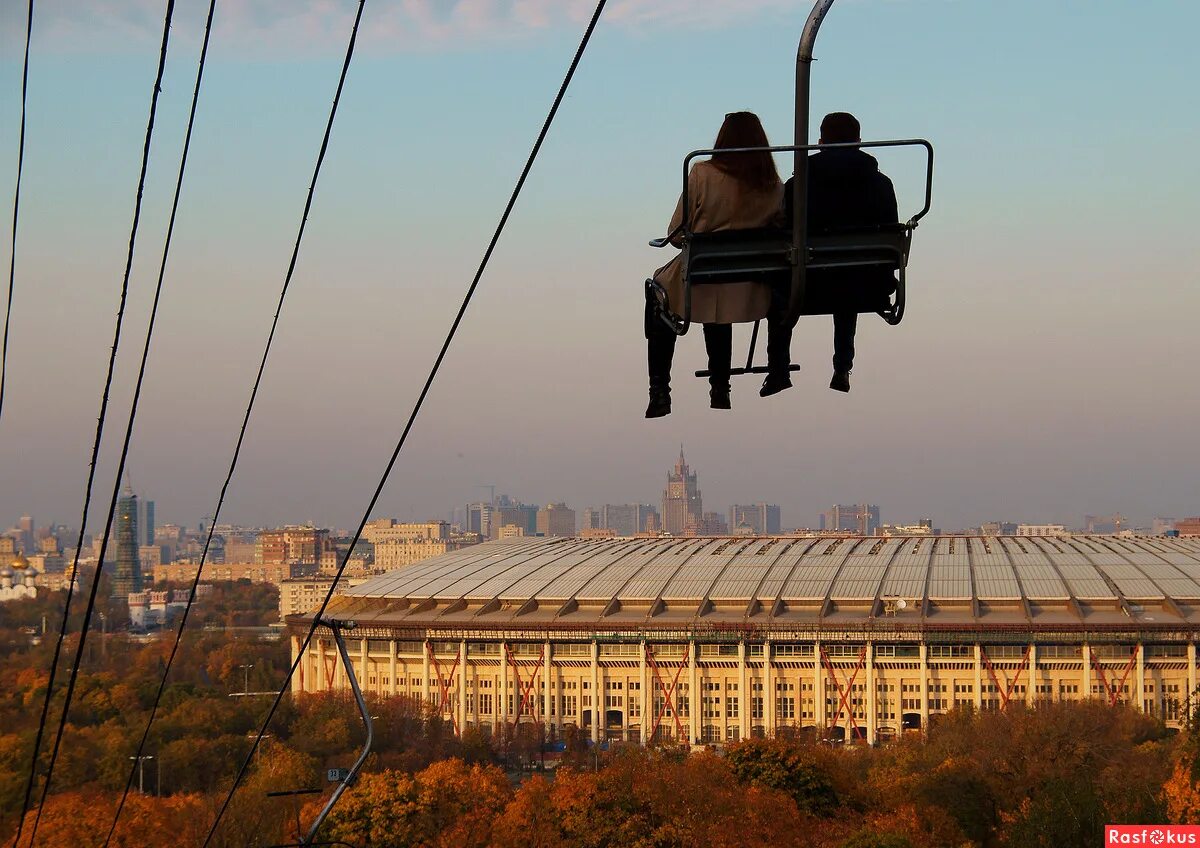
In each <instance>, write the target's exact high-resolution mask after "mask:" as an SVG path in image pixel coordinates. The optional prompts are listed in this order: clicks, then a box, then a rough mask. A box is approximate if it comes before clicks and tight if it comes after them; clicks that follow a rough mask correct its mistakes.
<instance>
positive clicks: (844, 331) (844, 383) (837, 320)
mask: <svg viewBox="0 0 1200 848" xmlns="http://www.w3.org/2000/svg"><path fill="white" fill-rule="evenodd" d="M857 329H858V313H857V312H838V313H835V314H834V316H833V379H832V380H830V381H829V388H831V389H834V390H836V391H839V392H848V391H850V369H851V368H852V367H854V333H855V331H856V330H857Z"/></svg>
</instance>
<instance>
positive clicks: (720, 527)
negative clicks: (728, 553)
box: [683, 512, 729, 536]
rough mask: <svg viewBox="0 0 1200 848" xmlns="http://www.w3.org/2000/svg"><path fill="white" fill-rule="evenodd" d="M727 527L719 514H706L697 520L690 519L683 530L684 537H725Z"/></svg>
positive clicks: (727, 530) (727, 531)
mask: <svg viewBox="0 0 1200 848" xmlns="http://www.w3.org/2000/svg"><path fill="white" fill-rule="evenodd" d="M728 533H729V526H728V525H727V524H726V523H725V518H724V517H723V516H722V515H721V513H719V512H706V513H704V515H702V516H700V518H699V519H694V518H693V519H692V520H691V521H689V522H688V523H687V526H686V527H684V528H683V535H684V536H725V535H727V534H728Z"/></svg>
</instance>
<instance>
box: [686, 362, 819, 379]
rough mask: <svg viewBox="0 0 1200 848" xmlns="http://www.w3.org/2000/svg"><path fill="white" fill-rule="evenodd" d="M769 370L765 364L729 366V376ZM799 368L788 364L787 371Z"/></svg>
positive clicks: (698, 375) (699, 372) (701, 374)
mask: <svg viewBox="0 0 1200 848" xmlns="http://www.w3.org/2000/svg"><path fill="white" fill-rule="evenodd" d="M769 370H770V369H768V368H767V366H765V365H755V366H754V367H753V368H730V369H729V376H730V377H739V376H741V375H742V374H766V373H767V372H768V371H769ZM799 370H800V366H799V365H789V366H788V371H789V372H791V371H799ZM710 373H711V372H710V371H708V370H704V371H697V372H696V376H697V377H707V376H709V374H710Z"/></svg>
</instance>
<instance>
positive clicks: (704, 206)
mask: <svg viewBox="0 0 1200 848" xmlns="http://www.w3.org/2000/svg"><path fill="white" fill-rule="evenodd" d="M688 202H689V203H690V204H691V207H692V217H691V225H692V230H693V231H694V232H713V231H716V230H746V229H751V228H753V227H764V226H767V225H769V224H772V223H779V222H780V221H781V219H782V209H783V185H782V184H776V185H775V187H774V188H771V189H769V190H767V191H762V190H760V189H755V188H751V187H749V186H747V185H745V184H744V183H742V182H741V181H740V180H737V179H735V178H734V177H731V176H729V175H728V174H726V173H725V172H724V171H722V170H721V169H720V168H717V167H716V166H715V165H713V164H712V163H711V162H708V161H700V162H697V163H695V164H694V165H692V170H691V173H689V174H688ZM681 221H683V197H682V196H681V197H680V198H679V203H678V204H676V206H675V214H674V215H673V216H671V225H670V226H669V227H668V228H667V232H668V233H671V232H674V231H675V228H676V227H678V226H679V224H680V222H681ZM654 279H655V281H656V282H658V283H659V284H660V285H661V286H662V287H663V288H665V289H666V290H667V297H668V302H667V303H668V306H669V307H670V309H671V311H672V312H675V313H677V314H682V312H683V267H682V263H681V262H680V257H678V256H676V257H675V258H674V259H673V260H671V261H670V262H668V263H667V264H666V265H664V266H663V267H661V268H659V269H658V270H657V271H655V272H654ZM770 305H771V289H770V287H769V286H768V285H766V284H765V283H754V282H745V283H725V284H723V285H713V286H696V287H695V288H694V289H692V321H694V322H698V323H701V324H735V323H740V322H743V321H757V320H758V319H760V318H766V317H767V309H768V308H769V307H770Z"/></svg>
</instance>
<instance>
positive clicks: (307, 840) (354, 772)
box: [300, 618, 375, 845]
mask: <svg viewBox="0 0 1200 848" xmlns="http://www.w3.org/2000/svg"><path fill="white" fill-rule="evenodd" d="M321 623H322V624H324V625H325V626H326V627H328V628H329V629H330V631H332V633H333V641H334V642H336V643H337V649H338V653H339V654H340V655H341V657H342V665H343V666H345V669H346V678H347V679H348V680H349V681H350V689H351V691H353V692H354V700H355V701H357V702H358V711H359V712H360V713H361V714H362V720H363V726H364V727H366V730H367V738H366V740H365V741H364V742H363V749H362V751H361V752H360V753H359V755H358V759H357V760H355V761H354V765H352V766H350V771H349V772H348V773H347V775H346V778H345V780H343V781H342V782H341V783H339V784H338V785H337V788H336V789H334V790H333V794H332V795H330V796H329V800H328V801H327V802H326V803H325V806H324V808H323V809H322V810H321V812H320V813H319V814H318V815H317V818H316V821H314V822H313V824H312V827H311V828H310V829H309V831H308V835H307V836H306V837H304V840H303V841H302V842H301V843H300V844H301V845H322V844H332V843H320V842H313V840H314V839H316V836H317V831H319V830H320V829H321V825H323V824H324V823H325V819H326V817H327V816H328V815H329V813H330V811H331V810H333V806H334V804H336V803H337V802H338V799H339V798H341V797H342V793H343V792H345V791H346V788H347V787H349V786H351V785H352V784H353V783H354V781H355V779H357V777H358V773H359V771H360V770H361V769H362V767H363V763H365V762H366V761H367V757H368V756H369V755H370V753H371V744H372V742H374V740H375V726H374V724H372V722H371V711H370V710H368V709H367V702H366V700H364V699H363V693H362V689H361V688H360V687H359V685H358V675H356V674H355V673H354V662H353V660H351V659H350V653H349V651H347V650H346V640H345V639H343V638H342V629H343V628H346V629H350V628H353V627H354V626H355V624H354V622H352V621H338V620H336V619H332V618H323V619H321Z"/></svg>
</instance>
